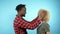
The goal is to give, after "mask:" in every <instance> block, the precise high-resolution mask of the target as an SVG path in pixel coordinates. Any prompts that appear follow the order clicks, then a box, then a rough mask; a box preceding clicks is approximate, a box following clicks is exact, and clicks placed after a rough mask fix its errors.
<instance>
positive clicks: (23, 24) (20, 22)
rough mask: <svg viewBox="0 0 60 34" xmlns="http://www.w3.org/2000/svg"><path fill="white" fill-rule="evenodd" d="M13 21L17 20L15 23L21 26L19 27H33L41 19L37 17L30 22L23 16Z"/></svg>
mask: <svg viewBox="0 0 60 34" xmlns="http://www.w3.org/2000/svg"><path fill="white" fill-rule="evenodd" d="M15 22H17V23H15V25H16V26H17V27H21V28H25V29H34V28H36V27H37V26H38V25H39V24H40V23H41V21H40V19H38V17H37V18H36V19H34V20H33V21H31V22H28V21H26V20H24V19H23V18H16V20H15Z"/></svg>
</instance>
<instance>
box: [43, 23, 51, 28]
mask: <svg viewBox="0 0 60 34" xmlns="http://www.w3.org/2000/svg"><path fill="white" fill-rule="evenodd" d="M42 25H43V26H44V27H50V25H49V24H48V23H42Z"/></svg>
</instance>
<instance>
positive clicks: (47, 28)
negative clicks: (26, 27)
mask: <svg viewBox="0 0 60 34" xmlns="http://www.w3.org/2000/svg"><path fill="white" fill-rule="evenodd" d="M44 29H45V32H50V26H49V24H45V25H44Z"/></svg>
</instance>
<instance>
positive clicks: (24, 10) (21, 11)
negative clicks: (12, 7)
mask: <svg viewBox="0 0 60 34" xmlns="http://www.w3.org/2000/svg"><path fill="white" fill-rule="evenodd" d="M25 14H26V8H25V7H23V8H22V9H21V10H19V12H18V15H19V16H21V17H25Z"/></svg>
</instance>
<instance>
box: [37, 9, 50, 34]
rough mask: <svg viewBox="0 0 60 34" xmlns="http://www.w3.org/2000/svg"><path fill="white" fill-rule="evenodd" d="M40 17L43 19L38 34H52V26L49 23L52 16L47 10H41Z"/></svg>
mask: <svg viewBox="0 0 60 34" xmlns="http://www.w3.org/2000/svg"><path fill="white" fill-rule="evenodd" d="M39 15H40V16H41V17H43V18H42V24H40V26H39V27H38V28H37V34H50V26H49V24H48V23H47V22H48V21H49V18H50V14H49V12H48V11H47V10H44V9H41V10H40V11H39Z"/></svg>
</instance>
